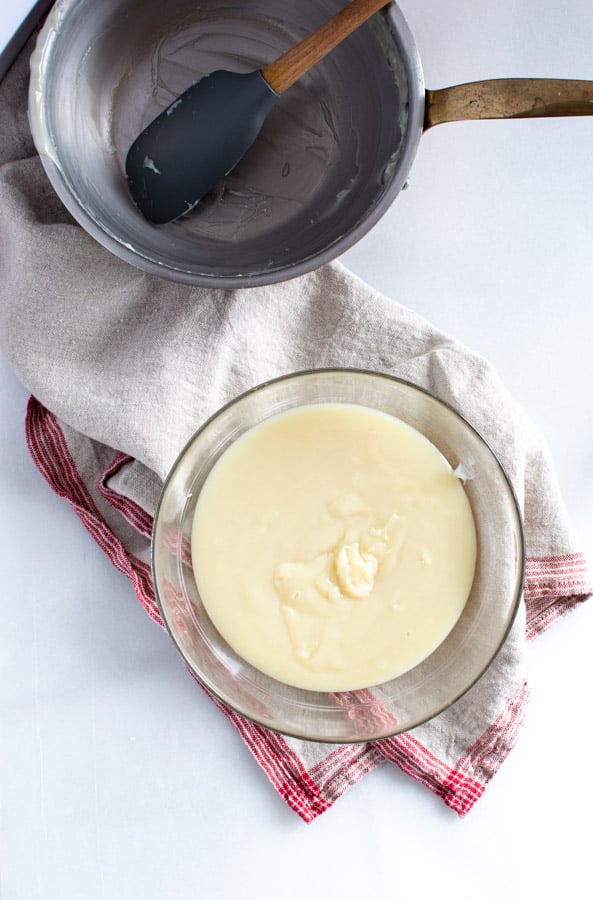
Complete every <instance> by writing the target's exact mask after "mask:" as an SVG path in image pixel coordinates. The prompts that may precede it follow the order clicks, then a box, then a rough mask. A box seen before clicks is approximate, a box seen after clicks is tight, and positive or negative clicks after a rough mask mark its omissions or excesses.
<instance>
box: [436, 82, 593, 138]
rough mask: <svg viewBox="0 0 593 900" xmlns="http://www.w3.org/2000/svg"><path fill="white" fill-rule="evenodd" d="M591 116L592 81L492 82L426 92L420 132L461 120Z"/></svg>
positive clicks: (592, 113)
mask: <svg viewBox="0 0 593 900" xmlns="http://www.w3.org/2000/svg"><path fill="white" fill-rule="evenodd" d="M592 115H593V81H576V80H572V79H554V78H495V79H492V80H489V81H473V82H471V83H469V84H459V85H456V86H454V87H450V88H442V89H441V90H437V91H426V105H425V115H424V130H427V129H428V128H432V126H433V125H440V124H441V123H443V122H459V121H463V120H465V119H530V118H539V117H544V116H592Z"/></svg>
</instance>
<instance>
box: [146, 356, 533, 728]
mask: <svg viewBox="0 0 593 900" xmlns="http://www.w3.org/2000/svg"><path fill="white" fill-rule="evenodd" d="M313 403H315V404H319V403H348V404H357V405H361V406H366V407H369V408H372V409H377V410H381V411H383V412H386V413H389V414H392V415H394V416H396V417H397V418H399V419H401V420H402V421H404V422H406V423H407V424H408V425H411V426H412V427H413V428H415V429H417V430H418V431H419V432H421V433H422V434H423V435H424V436H425V437H427V438H428V439H429V440H430V441H431V442H432V443H433V444H434V445H435V446H436V447H437V449H438V450H439V451H440V452H441V453H442V454H443V456H444V457H445V458H446V459H447V461H448V462H449V464H450V465H451V467H452V468H453V469H456V468H457V467H458V466H461V467H463V469H464V470H465V471H467V472H468V474H469V476H470V477H468V480H467V481H466V483H465V490H466V494H467V496H468V499H469V501H470V505H471V508H472V513H473V517H474V522H475V526H476V532H477V541H478V553H477V563H476V571H475V577H474V582H473V586H472V589H471V593H470V596H469V598H468V601H467V603H466V605H465V608H464V610H463V612H462V614H461V617H460V619H459V620H458V622H457V624H456V625H455V627H454V628H453V630H452V631H451V632H450V634H449V635H448V637H447V638H446V639H445V640H444V642H443V643H442V644H440V646H439V647H438V648H437V649H436V650H435V651H434V652H433V653H432V654H431V655H430V656H429V657H428V658H427V659H425V660H424V661H423V662H422V663H420V664H419V665H417V666H416V667H415V668H413V669H411V670H410V671H408V672H406V673H405V674H403V675H400V676H399V677H397V678H394V679H392V680H391V681H388V682H386V683H384V684H381V685H378V686H375V687H372V688H365V689H363V690H352V691H342V692H333V693H330V692H327V693H324V692H315V691H310V690H303V689H300V688H296V687H291V686H289V685H286V684H283V683H282V682H280V681H277V680H275V679H273V678H270V677H268V676H267V675H265V674H263V673H262V672H260V671H258V670H257V669H255V668H253V667H252V666H250V665H249V664H248V663H246V662H245V661H244V660H243V659H241V657H239V656H238V655H237V654H236V653H235V652H234V651H233V649H232V648H231V647H230V646H229V645H228V644H227V642H226V641H225V640H224V638H223V637H222V636H221V635H220V634H219V633H218V631H217V629H216V628H215V627H214V625H213V623H212V621H211V620H210V618H209V616H208V614H207V612H206V609H205V607H204V605H203V603H202V600H201V597H200V594H199V591H198V587H197V584H196V579H195V576H194V572H193V569H192V561H191V533H192V524H193V518H194V512H195V508H196V503H197V500H198V497H199V494H200V491H201V489H202V486H203V485H204V483H205V480H206V478H207V477H208V474H209V473H210V471H211V469H212V468H213V466H214V465H215V463H216V462H217V460H218V459H219V458H220V456H221V455H222V453H224V451H225V450H226V449H227V448H229V447H230V446H231V445H232V444H233V443H234V442H235V441H236V440H237V439H238V438H239V437H240V436H241V435H242V434H244V433H245V432H246V431H247V430H248V429H249V428H251V427H253V426H254V425H257V424H258V423H260V422H262V421H264V420H265V419H267V418H269V417H270V416H272V415H275V414H278V413H281V412H284V411H287V410H290V409H294V408H296V407H302V406H304V405H307V404H313ZM523 569H524V544H523V532H522V525H521V517H520V513H519V510H518V507H517V502H516V499H515V496H514V493H513V490H512V487H511V485H510V483H509V481H508V479H507V477H506V475H505V473H504V471H503V469H502V467H501V465H500V463H499V461H498V460H497V458H496V456H495V455H494V453H493V452H492V450H491V449H490V448H489V446H488V445H487V444H486V443H485V441H484V440H483V439H482V437H481V436H480V435H479V434H478V433H477V432H476V431H475V429H474V428H473V427H472V426H471V425H470V424H469V423H468V422H467V421H466V420H465V419H464V418H463V417H462V416H461V415H459V414H458V413H457V412H456V411H455V410H453V409H452V408H451V407H449V406H447V405H446V404H444V403H442V402H441V401H439V400H438V399H436V398H435V397H433V396H432V395H431V394H429V393H428V392H427V391H425V390H423V389H422V388H419V387H417V386H415V385H413V384H410V383H409V382H405V381H401V380H399V379H397V378H393V377H391V376H387V375H379V374H376V373H372V372H364V371H359V370H352V369H332V370H318V371H311V372H302V373H296V374H293V375H289V376H286V377H283V378H280V379H276V380H274V381H271V382H267V383H266V384H264V385H261V386H259V387H257V388H254V389H253V390H251V391H249V392H247V393H246V394H243V395H242V396H241V397H239V398H237V399H236V400H234V401H232V402H231V403H229V404H228V405H227V406H225V407H223V408H222V409H221V410H220V411H219V412H218V413H216V414H215V415H214V416H213V417H212V418H211V419H210V420H209V421H208V422H206V424H205V425H204V426H203V427H202V428H201V429H200V430H199V431H198V432H197V433H196V434H195V435H194V437H193V438H192V439H191V440H190V441H189V443H188V444H187V446H186V447H185V449H184V450H183V451H182V453H181V454H180V456H179V458H178V459H177V461H176V463H175V465H174V466H173V468H172V470H171V472H170V474H169V476H168V478H167V481H166V483H165V486H164V488H163V492H162V495H161V499H160V503H159V507H158V510H157V515H156V519H155V526H154V532H153V575H154V583H155V590H156V594H157V602H158V604H159V608H160V611H161V615H162V618H163V621H164V622H165V625H166V627H167V629H168V631H169V633H170V635H171V637H172V639H173V641H174V643H175V645H176V647H177V649H178V650H179V652H180V653H181V655H182V657H183V659H184V660H185V662H186V663H187V665H188V667H189V668H190V670H191V671H192V672H193V673H194V675H195V676H196V677H197V678H198V680H199V681H200V682H201V683H202V684H203V685H204V687H205V688H206V689H207V690H208V691H210V692H211V693H212V694H213V695H214V696H215V697H217V698H218V699H220V700H221V701H222V702H223V703H224V704H226V705H227V706H229V707H230V708H232V709H233V710H235V711H236V712H238V713H239V714H241V715H243V716H245V717H246V718H248V719H251V720H252V721H254V722H256V723H258V724H260V725H263V726H266V727H268V728H271V729H274V730H277V731H280V732H282V733H283V734H288V735H292V736H295V737H301V738H306V739H309V740H317V741H329V742H354V741H366V740H373V739H377V738H381V737H386V736H388V735H392V734H396V733H400V732H402V731H407V730H409V729H410V728H413V727H415V726H417V725H419V724H421V723H422V722H425V721H428V720H429V719H431V718H433V717H434V716H435V715H437V714H438V713H440V712H442V711H443V710H444V709H446V708H447V707H448V706H450V705H451V704H452V703H454V702H455V701H456V700H457V699H459V698H460V697H461V696H462V695H463V694H464V693H465V692H466V691H467V690H468V689H469V688H470V687H471V686H472V685H473V684H475V683H476V681H478V679H479V678H480V677H481V676H482V675H483V674H484V672H485V671H486V670H487V668H488V667H489V666H490V664H491V663H492V661H493V660H494V658H495V657H496V655H497V653H498V651H499V650H500V648H501V646H502V644H503V643H504V640H505V638H506V636H507V635H508V632H509V629H510V627H511V625H512V622H513V620H514V616H515V613H516V610H517V608H518V604H519V600H520V596H521V589H522V581H523Z"/></svg>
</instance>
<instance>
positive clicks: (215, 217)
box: [30, 0, 424, 287]
mask: <svg viewBox="0 0 593 900" xmlns="http://www.w3.org/2000/svg"><path fill="white" fill-rule="evenodd" d="M342 6H343V0H306V2H302V3H294V2H292V0H274V2H272V0H243V2H241V3H240V4H239V3H237V2H236V0H235V2H234V3H233V2H231V0H206V2H203V3H201V4H195V3H193V2H190V0H178V2H175V3H173V4H163V3H162V2H160V0H144V2H143V3H138V2H134V0H102V2H101V3H96V2H93V0H66V2H64V3H61V4H57V6H56V8H55V9H54V12H53V13H52V14H51V15H50V18H49V19H48V22H47V23H46V25H45V28H44V30H43V32H42V33H41V35H40V39H39V43H38V48H37V52H36V54H35V56H34V58H33V61H32V83H31V102H30V117H31V125H32V129H33V133H34V138H35V141H36V144H37V147H38V149H39V151H40V153H41V155H42V159H43V163H44V165H45V167H46V170H47V172H48V175H49V177H50V179H51V181H52V183H53V185H54V187H55V189H56V191H57V193H58V194H59V195H60V197H61V198H62V200H63V202H64V203H65V205H66V206H67V207H68V208H69V209H70V211H71V212H72V214H73V215H74V216H75V218H76V219H77V220H78V221H79V222H81V224H82V225H83V226H84V227H85V228H87V230H88V231H89V232H91V234H93V235H94V236H95V237H96V238H97V239H98V240H99V241H100V242H101V243H103V244H104V245H105V246H106V247H108V248H109V249H110V250H111V251H113V252H114V253H116V254H117V255H118V256H120V257H121V258H123V259H126V260H127V261H129V262H131V263H133V264H135V265H138V266H140V267H141V268H144V269H146V270H147V271H150V272H153V273H157V274H160V275H162V276H164V277H170V278H173V279H175V280H179V281H185V282H189V283H195V284H205V285H212V286H223V287H233V286H249V285H256V284H264V283H270V282H276V281H281V280H284V279H286V278H289V277H293V276H295V275H298V274H302V273H304V272H306V271H310V270H312V269H314V268H316V267H317V266H319V265H321V264H322V263H324V262H326V261H328V260H329V259H331V258H333V257H335V256H337V255H338V254H339V253H341V252H343V251H344V250H346V249H347V248H348V247H350V246H352V245H353V244H354V243H355V242H356V241H357V240H358V239H359V238H360V237H361V236H362V235H363V234H364V233H366V231H368V230H369V228H371V227H372V225H373V224H374V223H375V222H376V221H377V220H378V219H379V218H380V216H381V215H382V214H383V213H384V212H385V210H386V209H387V208H388V207H389V205H390V203H391V202H392V200H393V198H394V197H395V196H396V194H397V193H398V192H399V191H400V189H401V187H402V186H403V183H404V182H405V179H406V177H407V173H408V170H409V167H410V165H411V162H412V159H413V157H414V154H415V152H416V147H417V143H418V141H419V139H420V135H421V132H422V121H423V112H424V89H423V83H422V73H421V68H420V62H419V59H418V56H417V53H416V50H415V46H414V42H413V40H412V37H411V35H410V33H409V30H408V28H407V26H406V23H405V21H404V19H403V17H402V15H401V12H400V11H399V9H398V8H397V6H395V5H392V6H391V7H389V8H388V9H387V10H386V11H382V12H381V13H379V14H377V15H376V16H374V17H373V18H372V20H371V21H369V22H368V23H367V24H366V25H364V26H363V27H362V28H360V29H359V30H358V31H357V32H356V33H355V34H353V35H352V36H351V37H349V38H348V39H347V40H346V41H345V42H344V43H343V44H342V45H341V46H339V47H338V48H337V49H336V50H334V51H333V53H332V54H330V56H328V57H327V58H326V59H325V60H323V61H322V62H321V63H319V64H318V65H317V66H316V67H315V68H314V69H313V70H311V71H310V72H309V73H308V74H307V75H305V76H304V77H303V78H302V79H301V81H300V82H299V83H298V84H296V85H295V86H294V87H292V88H291V89H290V90H288V91H287V92H286V93H285V94H283V95H282V96H281V97H280V99H279V101H278V103H277V105H276V107H275V108H274V109H273V110H272V112H271V114H270V115H269V117H268V119H267V120H266V122H265V124H264V127H263V130H262V132H261V133H260V135H259V137H258V139H257V140H256V142H255V144H254V145H253V147H252V148H251V150H250V151H249V152H248V154H247V156H246V157H245V158H244V159H243V160H242V162H241V163H240V164H239V165H238V166H237V168H236V169H235V170H234V171H233V172H232V173H231V174H230V175H228V176H227V177H226V178H225V179H224V180H223V181H222V182H221V183H220V184H218V185H217V186H216V188H215V189H214V190H213V191H212V192H211V194H210V195H209V196H208V197H207V198H206V199H205V200H204V201H203V203H202V204H201V208H199V209H198V210H197V211H196V212H195V213H194V214H193V215H191V216H188V217H186V218H184V219H181V220H178V221H177V222H175V223H172V224H169V225H165V226H153V225H150V224H149V223H148V222H147V221H145V220H144V218H143V217H142V216H141V214H140V213H139V212H138V210H137V209H136V208H135V206H134V204H133V203H132V201H131V199H130V197H129V195H128V191H127V187H126V182H125V177H124V159H125V155H126V152H127V150H128V148H129V146H130V144H131V143H132V141H133V140H134V138H135V137H136V136H137V134H138V133H139V132H140V131H141V130H142V128H143V127H144V126H145V125H146V124H147V123H148V122H149V121H150V120H151V119H152V118H153V117H154V116H155V115H156V114H157V113H158V112H159V111H161V110H162V109H163V108H165V107H166V106H167V105H168V104H169V103H170V102H171V100H172V99H173V98H174V97H175V96H177V95H178V94H179V93H181V92H182V91H183V90H184V89H185V88H186V87H187V86H188V85H189V84H190V83H191V82H192V81H194V80H196V79H198V78H200V77H202V76H203V75H205V74H207V73H209V72H211V71H213V70H215V69H218V68H227V69H231V70H234V71H250V70H252V69H255V68H260V67H261V66H263V65H265V64H266V63H268V62H270V61H271V60H273V59H275V58H276V57H277V56H278V55H280V54H281V53H282V52H284V51H285V50H287V49H288V48H289V47H290V46H292V45H293V44H294V43H296V42H297V41H298V40H300V39H301V38H302V37H304V36H305V34H307V33H308V32H309V31H311V30H313V29H314V28H315V27H317V26H318V25H320V24H321V23H322V22H323V21H324V20H325V19H327V18H329V17H330V16H331V15H333V14H334V13H335V12H337V11H338V10H339V9H340V8H341V7H342Z"/></svg>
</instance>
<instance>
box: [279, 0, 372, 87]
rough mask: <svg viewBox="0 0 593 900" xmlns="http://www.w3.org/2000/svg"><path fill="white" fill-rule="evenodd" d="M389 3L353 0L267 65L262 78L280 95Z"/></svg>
mask: <svg viewBox="0 0 593 900" xmlns="http://www.w3.org/2000/svg"><path fill="white" fill-rule="evenodd" d="M389 2H390V0H352V2H351V3H349V4H348V6H346V7H344V9H343V10H341V11H340V12H339V13H337V14H336V15H335V16H332V18H331V19H329V20H328V21H327V22H326V23H325V24H324V25H322V26H321V27H320V28H318V29H317V30H316V31H313V32H312V33H311V34H309V35H308V36H307V37H306V38H304V39H303V40H302V41H301V42H300V43H298V44H296V46H294V47H293V48H292V49H291V50H288V52H287V53H284V54H283V55H282V56H281V57H279V59H277V60H276V61H275V62H273V63H270V65H269V66H266V67H265V69H263V70H262V75H263V77H264V78H265V79H266V81H267V82H268V84H269V85H270V87H271V88H272V90H273V91H275V92H276V93H277V94H281V93H282V92H283V91H285V90H286V89H287V88H289V87H290V86H291V84H294V82H295V81H297V80H298V79H299V78H300V77H301V75H304V74H305V72H307V71H308V70H309V69H310V68H311V67H312V66H314V65H315V63H318V62H319V60H320V59H323V57H324V56H326V55H327V54H328V53H329V52H330V50H333V49H334V47H337V45H338V44H339V43H340V42H341V41H343V40H344V38H347V37H348V35H349V34H351V33H352V32H353V31H355V30H356V29H357V28H358V26H359V25H362V23H363V22H365V21H366V20H367V19H370V17H371V16H372V15H373V14H374V13H376V12H377V10H379V9H381V8H382V7H383V6H387V5H388V3H389Z"/></svg>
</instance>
